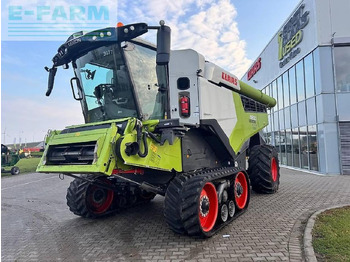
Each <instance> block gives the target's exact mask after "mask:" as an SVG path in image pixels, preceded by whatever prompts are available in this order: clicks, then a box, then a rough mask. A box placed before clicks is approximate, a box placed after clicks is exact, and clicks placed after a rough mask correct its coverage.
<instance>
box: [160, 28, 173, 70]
mask: <svg viewBox="0 0 350 262" xmlns="http://www.w3.org/2000/svg"><path fill="white" fill-rule="evenodd" d="M170 35H171V29H170V27H169V26H166V25H161V26H160V28H159V29H158V32H157V65H166V64H168V63H169V60H170V42H171V39H170Z"/></svg>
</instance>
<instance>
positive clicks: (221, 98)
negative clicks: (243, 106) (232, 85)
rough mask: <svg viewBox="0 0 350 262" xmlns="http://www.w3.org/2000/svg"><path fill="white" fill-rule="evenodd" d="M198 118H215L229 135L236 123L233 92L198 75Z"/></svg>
mask: <svg viewBox="0 0 350 262" xmlns="http://www.w3.org/2000/svg"><path fill="white" fill-rule="evenodd" d="M198 87H199V101H200V102H199V104H200V119H216V120H217V121H218V123H219V125H220V126H221V128H222V130H223V131H224V132H225V134H226V135H227V137H230V135H231V133H232V131H233V129H234V127H235V126H236V123H237V114H236V109H235V105H234V101H233V94H232V91H230V90H229V89H227V88H224V87H219V86H216V85H214V84H212V83H210V82H209V81H208V80H206V79H204V78H201V77H199V78H198Z"/></svg>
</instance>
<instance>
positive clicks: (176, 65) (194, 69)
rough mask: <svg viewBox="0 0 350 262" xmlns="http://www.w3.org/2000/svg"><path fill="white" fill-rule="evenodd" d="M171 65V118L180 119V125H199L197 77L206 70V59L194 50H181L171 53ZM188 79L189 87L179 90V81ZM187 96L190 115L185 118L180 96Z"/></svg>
mask: <svg viewBox="0 0 350 262" xmlns="http://www.w3.org/2000/svg"><path fill="white" fill-rule="evenodd" d="M170 57H171V59H170V64H169V85H170V111H171V115H170V118H172V119H175V118H178V119H180V123H182V124H187V125H199V104H198V85H197V78H198V76H197V75H200V74H201V72H203V70H204V63H205V61H204V57H203V56H202V55H200V54H198V53H197V52H196V51H194V50H190V49H189V50H179V51H172V52H171V56H170ZM181 78H183V79H184V78H188V80H189V86H188V88H186V89H179V88H178V87H179V82H178V81H179V79H181ZM181 94H186V95H188V96H189V99H190V115H189V116H188V117H183V116H182V115H181V114H180V110H181V109H180V103H179V100H180V96H181Z"/></svg>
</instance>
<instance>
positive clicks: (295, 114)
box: [290, 104, 299, 127]
mask: <svg viewBox="0 0 350 262" xmlns="http://www.w3.org/2000/svg"><path fill="white" fill-rule="evenodd" d="M290 115H291V119H292V127H298V126H299V121H298V107H297V104H295V105H292V106H291V107H290Z"/></svg>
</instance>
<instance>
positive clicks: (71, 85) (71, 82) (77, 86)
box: [70, 77, 83, 101]
mask: <svg viewBox="0 0 350 262" xmlns="http://www.w3.org/2000/svg"><path fill="white" fill-rule="evenodd" d="M74 82H75V85H76V88H77V90H78V97H77V96H76V95H75V91H74V84H73V83H74ZM70 87H71V88H72V93H73V97H74V99H75V100H78V101H80V100H82V99H83V98H82V96H81V87H80V82H79V78H77V77H72V78H71V80H70Z"/></svg>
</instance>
